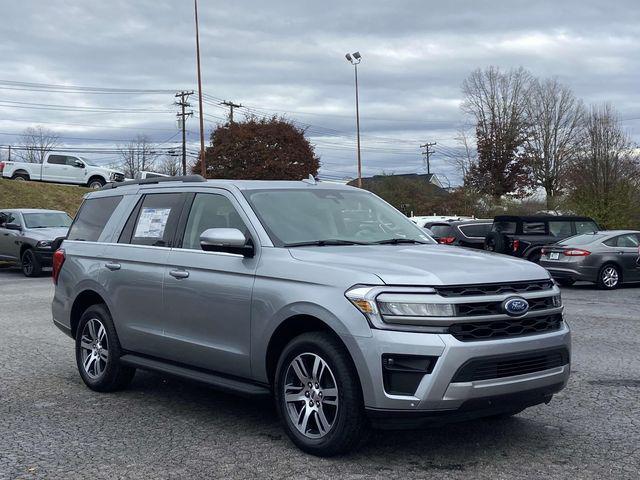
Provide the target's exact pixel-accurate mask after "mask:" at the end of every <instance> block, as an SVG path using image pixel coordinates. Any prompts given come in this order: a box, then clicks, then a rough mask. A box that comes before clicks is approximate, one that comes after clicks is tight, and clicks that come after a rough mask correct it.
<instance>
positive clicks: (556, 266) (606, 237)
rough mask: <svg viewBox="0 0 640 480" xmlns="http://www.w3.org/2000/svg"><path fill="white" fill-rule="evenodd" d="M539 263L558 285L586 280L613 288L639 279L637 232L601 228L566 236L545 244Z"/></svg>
mask: <svg viewBox="0 0 640 480" xmlns="http://www.w3.org/2000/svg"><path fill="white" fill-rule="evenodd" d="M540 265H542V266H543V267H544V268H546V269H547V270H548V271H549V273H551V275H552V276H553V277H554V278H555V279H556V280H557V281H558V283H560V284H561V285H572V284H573V283H574V282H575V281H577V280H586V281H588V282H594V283H596V284H598V287H600V288H603V289H613V288H617V287H619V286H620V285H621V284H622V283H623V282H640V232H638V231H635V230H609V231H606V230H605V231H600V232H595V233H585V234H583V235H576V236H574V237H569V238H566V239H564V240H562V241H561V242H558V243H556V244H554V245H550V246H547V247H545V248H544V249H543V250H542V257H541V259H540Z"/></svg>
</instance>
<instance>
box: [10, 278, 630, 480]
mask: <svg viewBox="0 0 640 480" xmlns="http://www.w3.org/2000/svg"><path fill="white" fill-rule="evenodd" d="M52 293H53V286H52V283H51V279H50V278H46V277H44V278H38V279H27V278H24V277H23V276H22V274H20V273H19V272H17V271H9V270H6V269H4V270H2V269H0V478H2V479H5V478H7V479H8V478H10V479H14V478H65V479H71V478H81V477H90V478H107V477H108V478H145V479H146V478H349V479H354V478H445V477H446V478H491V479H500V478H580V479H582V478H593V479H601V478H609V479H611V478H616V479H617V478H638V477H639V475H640V473H639V472H640V288H637V287H636V288H623V289H620V290H617V291H614V292H601V291H598V290H595V289H594V288H593V287H592V286H588V285H586V284H585V285H578V286H576V287H573V288H568V289H564V290H563V297H564V301H565V306H566V313H567V318H568V320H569V322H570V324H571V326H572V328H573V341H574V343H573V345H574V347H573V373H572V377H571V380H570V383H569V385H568V387H567V388H566V389H565V390H564V391H563V392H561V393H560V394H559V395H557V396H556V397H555V398H554V400H553V401H552V402H551V404H549V405H547V406H540V407H534V408H531V409H529V410H527V411H525V412H524V413H521V414H520V415H518V416H517V417H515V418H512V419H508V420H499V421H498V420H491V421H489V420H479V421H475V422H472V423H466V424H456V425H451V426H447V427H440V428H438V429H433V430H426V431H419V432H411V431H410V432H377V433H374V434H373V435H372V436H371V438H370V439H369V441H368V442H367V443H366V445H365V446H364V447H363V448H362V449H360V450H359V451H357V452H355V453H353V454H351V455H349V456H345V457H339V458H332V459H319V458H315V457H310V456H307V455H305V454H303V453H302V452H300V451H299V450H297V449H296V448H295V447H293V445H292V444H291V443H290V442H289V441H288V439H287V438H286V436H285V435H284V433H283V432H282V430H281V429H280V426H279V424H278V420H277V418H276V414H275V410H274V408H272V406H271V405H270V403H269V402H258V401H252V400H247V399H242V398H237V397H234V396H231V395H227V394H222V393H218V392H216V391H213V390H211V389H209V388H207V387H204V386H201V385H197V384H192V383H188V382H185V381H181V380H176V379H173V378H164V377H162V376H159V375H155V374H151V373H146V372H138V373H137V375H136V378H135V379H134V382H133V384H132V386H131V388H130V389H129V390H127V391H124V392H119V393H116V394H99V393H94V392H92V391H91V390H89V389H87V388H86V387H85V386H84V385H83V384H82V382H81V380H80V377H79V376H78V374H77V372H76V367H75V361H74V354H73V343H72V341H71V339H69V338H67V337H65V336H64V335H63V334H62V333H61V332H60V331H58V330H57V329H56V328H55V327H54V326H53V324H52V323H51V316H50V300H51V296H52Z"/></svg>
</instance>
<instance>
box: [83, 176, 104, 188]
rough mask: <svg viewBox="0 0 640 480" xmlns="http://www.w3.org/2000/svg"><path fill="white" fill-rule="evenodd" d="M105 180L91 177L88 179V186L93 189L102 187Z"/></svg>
mask: <svg viewBox="0 0 640 480" xmlns="http://www.w3.org/2000/svg"><path fill="white" fill-rule="evenodd" d="M104 185H105V182H104V180H102V179H101V178H92V179H91V180H89V183H88V185H87V186H88V187H89V188H92V189H94V190H97V189H99V188H102V187H104Z"/></svg>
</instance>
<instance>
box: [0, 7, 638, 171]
mask: <svg viewBox="0 0 640 480" xmlns="http://www.w3.org/2000/svg"><path fill="white" fill-rule="evenodd" d="M1 1H2V7H1V9H0V11H1V12H2V15H1V17H2V18H1V20H0V80H1V82H0V132H1V133H0V144H4V145H6V144H10V143H12V144H14V145H15V144H19V143H20V137H19V136H16V135H15V134H19V133H21V132H22V131H23V130H24V128H26V127H28V126H30V125H37V124H41V125H43V126H46V127H48V128H51V129H53V130H55V131H57V132H58V133H59V134H60V136H61V137H62V138H63V141H64V143H65V145H66V146H68V147H75V148H79V147H81V148H85V147H86V148H93V149H97V148H113V147H114V146H116V145H117V144H119V143H123V141H125V140H126V139H129V138H131V137H134V136H135V135H137V134H146V135H148V136H149V137H150V138H151V139H152V140H153V141H154V142H157V143H161V146H163V147H167V146H172V145H178V143H177V142H178V140H179V135H178V134H177V126H176V122H175V113H174V112H175V106H173V105H172V103H173V101H174V100H175V99H174V98H173V92H174V91H178V90H183V89H184V90H195V89H196V75H195V72H196V70H195V41H194V21H193V4H192V3H191V2H190V1H177V0H174V1H163V0H149V1H143V0H135V1H131V0H129V1H125V0H109V1H88V0H76V1H60V0H47V1H35V0H29V1H10V0H1ZM200 29H201V32H200V33H201V55H202V68H203V92H204V93H205V94H206V96H207V97H206V98H207V103H206V104H205V106H204V109H203V110H204V112H205V119H206V121H205V124H206V129H207V135H208V133H209V132H210V130H211V128H212V127H213V126H214V124H215V122H217V121H220V120H222V119H223V118H224V116H225V115H226V110H225V109H224V108H223V107H221V106H220V105H218V104H217V103H218V102H219V101H220V100H223V99H224V100H232V101H234V102H237V103H241V104H243V105H245V106H246V107H248V109H240V110H238V111H237V113H236V118H242V116H243V114H244V113H246V112H248V111H251V112H253V113H256V114H275V113H282V114H286V115H287V116H288V117H289V118H291V119H292V120H295V121H296V122H297V123H298V124H300V125H304V126H306V127H307V128H308V135H309V136H310V137H311V140H312V142H313V143H314V144H315V145H316V151H317V153H318V154H319V155H320V157H321V161H322V165H323V166H322V170H321V172H322V173H323V174H324V175H325V176H326V177H343V176H353V175H354V174H355V118H354V110H355V107H354V85H353V73H354V72H353V67H352V66H351V65H349V63H347V61H346V60H345V58H344V54H345V53H346V52H354V51H356V50H359V51H360V53H361V54H362V57H363V60H362V63H361V65H360V66H359V80H360V112H361V131H362V147H363V150H362V159H363V166H364V174H365V175H371V174H376V173H381V172H383V171H385V172H388V173H392V172H396V173H401V172H402V173H405V172H421V171H423V163H422V157H421V155H420V148H419V144H420V143H424V142H425V141H430V142H438V146H437V147H436V148H435V150H436V154H435V156H434V161H433V163H432V170H434V171H436V172H437V173H441V174H443V175H446V176H447V177H448V178H450V179H451V180H452V181H453V182H455V181H456V179H457V177H458V176H457V174H456V172H455V171H454V170H453V169H452V167H451V166H449V165H447V164H446V156H447V155H451V154H452V153H453V152H454V150H455V148H456V146H457V145H456V141H455V140H454V137H455V134H456V130H457V129H458V128H460V127H463V126H464V125H465V124H466V123H467V122H468V119H466V118H465V117H464V115H463V114H462V113H461V112H460V109H459V104H460V100H461V99H460V84H461V82H462V80H463V79H464V77H465V76H466V75H468V74H469V72H470V71H471V70H473V69H475V68H477V67H485V66H488V65H498V66H500V67H503V68H509V67H512V66H524V67H526V68H528V69H529V70H531V71H532V73H533V74H534V75H537V76H557V77H559V78H560V79H561V80H562V81H563V82H565V83H567V84H568V85H570V86H571V87H572V88H573V90H574V91H575V92H576V94H577V95H579V96H580V97H582V98H583V99H584V100H585V102H586V103H594V102H605V101H608V102H611V103H612V104H613V105H614V106H615V107H616V108H617V109H618V111H619V113H620V115H621V117H622V119H623V121H624V126H625V127H626V128H627V129H628V131H629V133H630V134H631V135H632V136H633V138H634V139H635V140H636V141H640V91H639V85H640V82H639V81H640V55H639V54H640V49H639V46H638V45H639V41H640V40H639V39H640V3H638V0H629V1H615V2H609V1H600V2H591V1H585V0H571V1H565V0H562V1H558V0H556V1H553V2H541V1H530V0H528V1H515V0H509V1H507V0H505V1H500V2H497V1H482V2H478V1H466V2H461V1H448V2H435V1H427V0H422V1H400V0H393V1H390V0H389V1H376V0H367V1H327V0H325V1H321V2H318V1H314V2H307V1H297V2H293V1H276V0H270V1H268V2H265V1H260V2H257V1H256V2H254V1H246V0H243V1H235V2H224V1H213V0H200ZM7 81H9V82H28V83H38V84H47V85H70V86H79V87H100V88H122V89H136V90H161V92H157V93H149V92H143V93H135V92H130V91H129V92H127V93H114V92H109V93H104V92H103V93H100V94H97V93H86V92H82V91H80V90H78V89H75V90H73V89H66V91H64V92H62V91H57V92H53V91H51V90H52V89H54V90H55V89H57V87H47V88H41V87H34V86H33V85H24V84H22V83H21V84H15V83H14V84H11V83H7ZM58 90H59V89H58ZM13 102H20V103H13ZM192 103H193V105H194V107H195V106H197V101H196V98H195V97H192ZM62 108H64V109H62ZM108 109H111V111H109V110H108ZM249 109H250V110H249ZM132 110H133V111H132ZM188 129H189V131H190V134H189V141H190V143H191V145H192V147H191V148H193V149H197V148H198V147H197V142H198V127H197V120H196V119H195V118H194V119H190V120H188ZM3 154H5V155H6V151H5V152H3ZM86 156H87V157H89V158H94V159H96V160H98V161H100V162H109V161H113V160H114V159H115V158H116V157H115V156H114V155H112V154H109V153H87V154H86Z"/></svg>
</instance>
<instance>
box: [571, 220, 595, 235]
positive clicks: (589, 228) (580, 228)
mask: <svg viewBox="0 0 640 480" xmlns="http://www.w3.org/2000/svg"><path fill="white" fill-rule="evenodd" d="M575 224H576V233H577V234H580V233H593V232H597V231H598V226H597V225H596V224H595V223H593V222H575Z"/></svg>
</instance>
